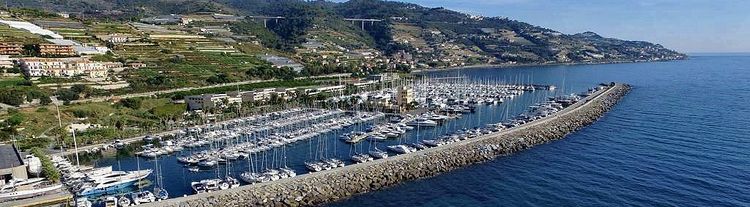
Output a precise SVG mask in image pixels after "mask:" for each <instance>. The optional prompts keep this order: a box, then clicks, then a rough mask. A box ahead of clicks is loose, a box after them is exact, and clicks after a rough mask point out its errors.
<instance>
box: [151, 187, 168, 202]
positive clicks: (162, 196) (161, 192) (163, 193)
mask: <svg viewBox="0 0 750 207" xmlns="http://www.w3.org/2000/svg"><path fill="white" fill-rule="evenodd" d="M154 193H155V195H154V196H156V200H160V201H161V200H167V199H168V198H169V192H167V190H166V189H163V188H154Z"/></svg>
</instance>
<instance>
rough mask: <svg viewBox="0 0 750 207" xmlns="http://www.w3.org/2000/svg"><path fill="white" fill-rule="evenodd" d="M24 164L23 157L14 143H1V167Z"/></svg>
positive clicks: (6, 167)
mask: <svg viewBox="0 0 750 207" xmlns="http://www.w3.org/2000/svg"><path fill="white" fill-rule="evenodd" d="M21 165H23V159H21V154H20V153H19V152H18V150H17V149H16V147H15V146H14V145H0V169H8V168H13V167H18V166H21Z"/></svg>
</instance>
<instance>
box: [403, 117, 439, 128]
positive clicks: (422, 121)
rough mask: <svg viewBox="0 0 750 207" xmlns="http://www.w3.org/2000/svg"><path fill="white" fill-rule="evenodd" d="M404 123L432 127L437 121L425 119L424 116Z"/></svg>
mask: <svg viewBox="0 0 750 207" xmlns="http://www.w3.org/2000/svg"><path fill="white" fill-rule="evenodd" d="M406 125H409V126H420V127H434V126H437V125H438V123H437V122H436V121H433V120H430V119H425V118H416V119H414V121H411V122H409V123H407V124H406Z"/></svg>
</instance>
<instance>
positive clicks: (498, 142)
mask: <svg viewBox="0 0 750 207" xmlns="http://www.w3.org/2000/svg"><path fill="white" fill-rule="evenodd" d="M629 91H630V86H629V85H627V84H620V83H617V84H615V83H612V84H609V85H608V86H606V88H605V89H604V90H599V91H596V92H595V93H593V94H591V95H589V96H587V97H585V98H584V99H582V100H581V101H579V102H577V103H575V104H573V105H570V106H568V107H566V108H564V109H563V110H561V111H559V112H558V113H555V114H553V115H550V116H547V117H544V118H542V119H538V120H534V121H531V122H528V123H525V124H522V125H520V126H518V127H513V128H511V129H509V130H505V131H499V132H495V133H491V134H487V135H482V136H480V137H477V138H475V139H469V140H464V141H460V142H454V143H450V144H446V145H442V146H439V147H433V148H428V149H425V150H421V151H417V152H414V153H410V154H404V155H398V156H392V157H389V158H385V159H379V160H374V161H370V162H366V163H361V164H355V165H348V166H345V167H340V168H336V169H332V170H327V171H322V172H315V173H309V174H304V175H301V176H297V177H293V178H289V179H282V180H278V181H273V182H266V183H260V184H254V185H246V186H241V187H238V188H235V189H229V190H224V191H217V192H211V193H203V194H198V195H192V196H186V197H181V198H175V199H169V200H164V201H160V202H156V203H150V204H146V205H144V206H173V207H177V206H179V207H183V206H317V205H321V204H325V203H330V202H334V201H337V200H341V199H346V198H348V197H350V196H352V195H356V194H361V193H366V192H370V191H376V190H380V189H383V188H385V187H388V186H392V185H396V184H398V183H401V182H405V181H409V180H415V179H419V178H424V177H430V176H435V175H439V174H441V173H444V172H448V171H451V170H455V169H459V168H462V167H465V166H468V165H472V164H477V163H482V162H486V161H489V160H492V159H495V158H496V157H498V156H505V155H509V154H512V153H515V152H519V151H522V150H525V149H528V148H531V147H533V146H536V145H539V144H544V143H547V142H550V141H553V140H557V139H561V138H564V137H565V136H566V135H567V134H569V133H571V132H574V131H576V130H578V129H580V128H583V127H585V126H588V125H590V124H592V123H594V122H595V121H596V120H597V119H599V118H600V117H601V116H603V115H604V114H605V113H606V112H607V111H608V110H609V109H610V108H612V107H613V106H614V105H615V104H616V103H617V102H618V101H619V100H620V99H621V98H622V97H624V96H625V95H626V94H627V93H628V92H629Z"/></svg>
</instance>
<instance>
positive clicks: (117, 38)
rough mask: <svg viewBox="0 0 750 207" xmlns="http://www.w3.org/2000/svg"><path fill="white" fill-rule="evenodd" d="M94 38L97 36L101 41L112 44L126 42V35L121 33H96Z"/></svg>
mask: <svg viewBox="0 0 750 207" xmlns="http://www.w3.org/2000/svg"><path fill="white" fill-rule="evenodd" d="M96 38H99V39H100V40H101V41H104V42H109V43H113V44H118V43H126V42H128V36H127V35H121V34H108V35H97V36H96Z"/></svg>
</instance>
